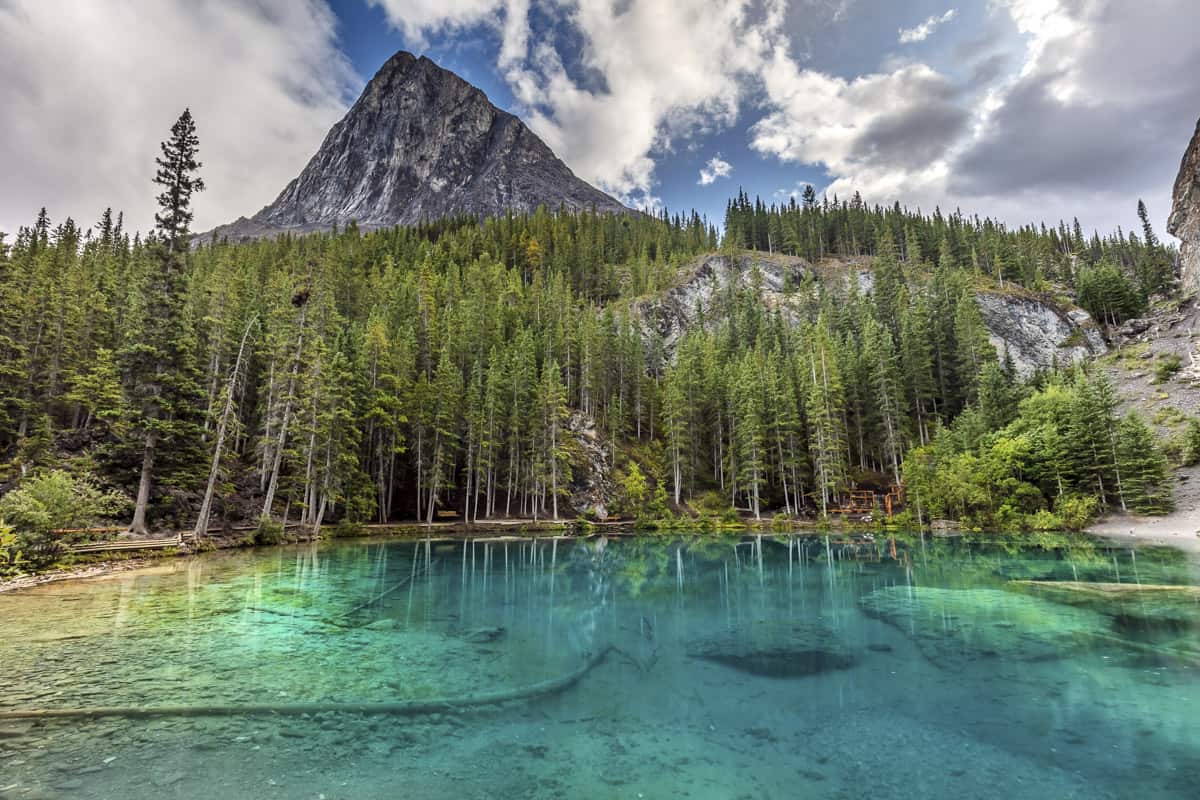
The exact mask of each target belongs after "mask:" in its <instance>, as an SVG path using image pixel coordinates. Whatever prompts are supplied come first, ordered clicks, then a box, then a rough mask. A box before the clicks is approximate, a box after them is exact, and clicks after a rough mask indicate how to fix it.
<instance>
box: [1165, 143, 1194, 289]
mask: <svg viewBox="0 0 1200 800" xmlns="http://www.w3.org/2000/svg"><path fill="white" fill-rule="evenodd" d="M1167 232H1168V233H1170V234H1171V235H1172V236H1176V237H1178V238H1179V241H1180V245H1179V259H1180V275H1181V278H1182V284H1183V290H1184V291H1185V292H1191V291H1196V290H1197V289H1200V122H1197V123H1196V133H1195V135H1193V136H1192V141H1191V144H1189V145H1188V149H1187V152H1185V153H1184V154H1183V163H1182V164H1181V165H1180V167H1179V177H1178V178H1176V179H1175V191H1174V193H1173V197H1172V205H1171V216H1170V218H1169V219H1168V220H1167Z"/></svg>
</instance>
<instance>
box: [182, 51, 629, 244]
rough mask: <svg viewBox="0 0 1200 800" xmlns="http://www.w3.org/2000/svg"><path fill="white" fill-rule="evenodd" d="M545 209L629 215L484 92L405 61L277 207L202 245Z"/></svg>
mask: <svg viewBox="0 0 1200 800" xmlns="http://www.w3.org/2000/svg"><path fill="white" fill-rule="evenodd" d="M539 205H545V206H547V207H548V208H551V209H558V208H560V207H563V208H567V209H570V210H584V209H591V208H594V209H596V210H598V211H606V212H626V211H628V209H627V208H625V206H623V205H621V204H620V203H619V202H617V201H616V200H614V199H613V198H611V197H609V196H608V195H606V194H604V193H603V192H601V191H600V190H599V189H596V188H595V187H593V186H591V185H589V184H587V183H586V182H584V181H582V180H580V179H579V178H578V177H576V176H575V174H574V173H573V172H571V170H570V169H569V168H568V167H567V165H566V164H564V163H563V162H562V161H561V160H559V158H558V157H557V156H555V155H554V153H553V152H551V150H550V148H549V147H547V146H546V144H545V143H544V142H543V141H542V140H541V139H539V138H538V137H537V136H536V135H535V134H534V133H533V132H532V131H531V130H529V128H527V127H526V126H525V123H523V122H522V121H521V120H519V119H518V118H516V117H515V116H513V115H512V114H509V113H507V112H505V111H501V110H500V109H498V108H496V107H495V106H494V105H492V104H491V102H489V101H488V98H487V95H485V94H484V93H483V92H482V91H480V90H479V89H477V88H475V87H474V86H472V85H471V84H469V83H467V82H466V81H464V80H463V79H462V78H460V77H459V76H458V75H455V74H454V73H453V72H450V71H449V70H446V69H442V68H441V67H439V66H438V65H437V64H435V63H433V62H432V61H430V60H429V59H428V58H425V57H424V56H422V57H420V58H417V57H415V56H413V55H412V54H411V53H406V52H400V53H397V54H396V55H394V56H393V57H392V58H391V59H389V60H388V62H387V63H386V64H384V65H383V67H382V68H381V69H380V70H379V72H378V73H377V74H376V75H375V77H374V78H372V79H371V82H370V83H368V84H367V87H366V89H364V90H363V93H362V96H361V97H359V99H358V101H357V102H356V103H355V104H354V106H353V107H352V108H351V109H350V111H349V112H348V113H347V114H346V116H345V117H344V118H343V119H342V120H341V121H340V122H338V123H337V124H336V125H334V126H333V128H332V129H331V130H330V131H329V134H328V135H327V136H326V137H325V141H324V142H323V143H322V144H321V148H320V149H319V150H318V151H317V153H316V155H314V156H313V157H312V160H310V161H309V162H308V166H306V167H305V168H304V171H303V172H301V173H300V176H299V177H297V178H296V179H295V180H293V181H292V182H291V183H289V184H288V185H287V188H285V189H284V190H283V192H282V193H281V194H280V195H279V197H278V198H277V199H276V200H275V202H273V203H271V204H270V205H269V206H267V207H266V208H264V209H262V210H261V211H259V212H258V213H257V214H255V215H254V216H253V217H251V218H249V219H247V218H245V217H242V218H241V219H239V220H238V221H236V222H234V223H232V224H229V225H223V226H220V227H218V228H216V229H215V230H213V231H210V232H209V233H207V234H201V236H200V238H201V239H203V240H207V239H210V238H213V237H222V236H228V237H229V238H231V239H240V238H260V237H264V236H271V235H275V234H278V233H282V232H286V231H290V232H296V233H303V232H307V231H313V230H324V229H329V228H332V227H333V226H335V225H338V226H344V225H346V224H348V223H350V222H356V223H357V224H358V225H359V226H360V227H362V228H368V229H369V228H380V227H390V226H392V225H411V224H414V223H417V222H420V221H422V220H433V219H438V218H442V217H448V216H471V217H477V218H483V217H490V216H497V215H501V214H503V213H505V212H506V211H510V210H511V211H514V212H518V213H523V212H531V211H533V210H535V209H536V208H537V207H538V206H539Z"/></svg>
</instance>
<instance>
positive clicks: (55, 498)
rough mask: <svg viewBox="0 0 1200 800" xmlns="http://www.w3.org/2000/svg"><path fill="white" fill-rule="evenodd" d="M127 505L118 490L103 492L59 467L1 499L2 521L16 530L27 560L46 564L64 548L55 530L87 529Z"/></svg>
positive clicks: (34, 478) (18, 541)
mask: <svg viewBox="0 0 1200 800" xmlns="http://www.w3.org/2000/svg"><path fill="white" fill-rule="evenodd" d="M128 505H129V501H128V499H127V498H126V497H125V496H124V495H122V494H120V493H119V492H113V491H110V492H105V491H102V490H101V489H100V488H99V487H98V486H96V485H95V484H94V483H92V482H90V481H88V480H85V479H81V478H75V477H74V476H72V475H71V474H70V473H67V472H64V471H62V470H57V469H56V470H50V471H48V472H42V473H38V474H36V475H34V476H33V477H31V478H28V479H27V480H26V481H25V482H24V483H22V484H21V485H20V486H19V487H18V488H16V489H14V490H13V491H11V492H9V493H8V494H6V495H5V496H4V497H3V498H0V520H4V522H5V523H6V524H7V525H9V526H11V527H12V528H13V529H14V530H15V531H16V535H17V546H18V547H19V549H20V550H22V551H23V553H24V557H25V558H26V559H27V560H28V562H29V563H30V564H32V565H33V566H45V565H48V564H51V563H53V562H54V560H55V559H56V558H57V557H58V556H59V555H60V553H61V551H62V548H61V543H60V542H59V540H58V538H57V537H56V536H55V534H54V531H55V530H58V529H61V528H86V527H88V526H91V525H94V524H96V522H98V521H99V520H101V519H103V518H106V517H115V516H118V515H120V514H122V513H124V511H125V509H126V508H127V506H128Z"/></svg>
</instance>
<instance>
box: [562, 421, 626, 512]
mask: <svg viewBox="0 0 1200 800" xmlns="http://www.w3.org/2000/svg"><path fill="white" fill-rule="evenodd" d="M567 424H568V427H569V430H570V435H571V438H572V439H573V440H574V444H575V447H574V453H573V458H572V459H571V467H572V481H571V488H570V492H571V501H570V503H571V508H572V509H574V511H575V513H576V514H578V515H579V516H581V517H583V518H585V519H595V520H599V521H601V522H603V521H604V520H606V519H608V515H609V510H610V509H611V508H612V503H613V500H614V499H615V498H616V496H617V484H616V481H614V480H613V477H612V470H611V469H609V460H608V455H609V454H608V452H607V450H606V449H605V446H604V442H603V441H602V440H601V438H600V434H599V432H598V431H597V430H596V421H595V420H594V419H592V418H591V417H589V416H587V415H585V414H583V413H582V412H579V411H576V412H574V413H572V414H571V418H570V420H569V421H568V423H567Z"/></svg>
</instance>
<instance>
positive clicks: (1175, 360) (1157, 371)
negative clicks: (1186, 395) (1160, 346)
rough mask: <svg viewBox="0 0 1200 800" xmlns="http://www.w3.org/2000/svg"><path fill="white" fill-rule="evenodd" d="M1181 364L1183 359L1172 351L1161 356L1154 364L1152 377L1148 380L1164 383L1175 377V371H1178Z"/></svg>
mask: <svg viewBox="0 0 1200 800" xmlns="http://www.w3.org/2000/svg"><path fill="white" fill-rule="evenodd" d="M1182 366H1183V361H1182V360H1181V359H1180V358H1179V356H1177V355H1175V354H1174V353H1171V354H1170V355H1165V356H1162V357H1160V358H1159V359H1158V361H1156V362H1155V364H1154V379H1153V380H1151V381H1150V382H1151V383H1166V382H1167V381H1169V380H1171V378H1173V377H1175V373H1177V372H1179V369H1180V367H1182Z"/></svg>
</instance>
